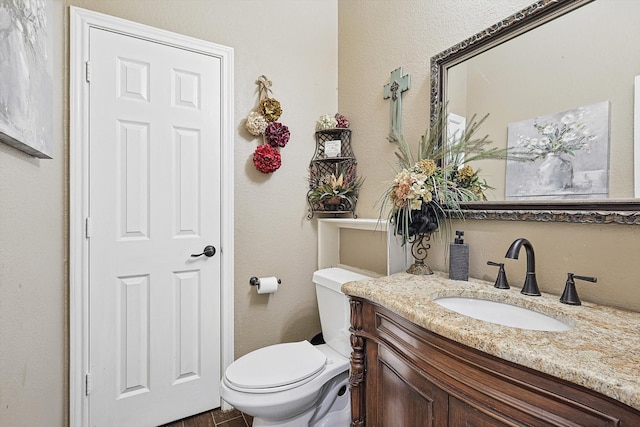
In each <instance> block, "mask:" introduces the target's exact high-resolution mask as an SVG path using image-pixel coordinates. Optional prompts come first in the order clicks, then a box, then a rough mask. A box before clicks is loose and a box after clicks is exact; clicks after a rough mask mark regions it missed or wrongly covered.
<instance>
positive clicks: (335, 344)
mask: <svg viewBox="0 0 640 427" xmlns="http://www.w3.org/2000/svg"><path fill="white" fill-rule="evenodd" d="M366 279H371V277H370V276H365V275H363V274H359V273H355V272H353V271H349V270H345V269H343V268H336V267H332V268H324V269H322V270H318V271H316V272H315V273H313V283H315V285H316V295H317V297H318V311H319V312H320V325H321V326H322V335H323V337H324V341H325V342H326V343H327V344H328V345H329V346H330V347H331V348H333V349H334V350H336V351H337V352H338V353H340V354H341V355H343V356H344V357H347V358H349V357H350V355H351V343H350V340H349V335H350V333H349V326H351V319H350V315H351V310H350V309H349V299H348V297H347V296H346V295H345V294H343V293H342V291H341V290H340V287H341V286H342V284H343V283H346V282H352V281H354V280H366Z"/></svg>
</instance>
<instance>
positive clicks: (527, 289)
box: [505, 238, 542, 296]
mask: <svg viewBox="0 0 640 427" xmlns="http://www.w3.org/2000/svg"><path fill="white" fill-rule="evenodd" d="M522 246H524V248H525V250H526V251H527V276H526V277H525V279H524V286H523V287H522V290H521V291H520V293H522V294H525V295H531V296H540V295H542V294H541V293H540V289H538V281H537V280H536V256H535V254H534V253H533V246H532V245H531V242H529V241H528V240H527V239H523V238H519V239H516V240H514V241H513V243H512V244H511V246H509V249H508V250H507V254H506V255H505V258H511V259H518V254H519V253H520V248H521V247H522Z"/></svg>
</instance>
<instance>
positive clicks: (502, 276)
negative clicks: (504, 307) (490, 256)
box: [487, 261, 509, 289]
mask: <svg viewBox="0 0 640 427" xmlns="http://www.w3.org/2000/svg"><path fill="white" fill-rule="evenodd" d="M487 265H493V266H495V267H500V268H499V269H498V277H496V283H495V284H494V285H493V287H494V288H498V289H509V282H508V281H507V273H505V271H504V263H503V262H493V261H487Z"/></svg>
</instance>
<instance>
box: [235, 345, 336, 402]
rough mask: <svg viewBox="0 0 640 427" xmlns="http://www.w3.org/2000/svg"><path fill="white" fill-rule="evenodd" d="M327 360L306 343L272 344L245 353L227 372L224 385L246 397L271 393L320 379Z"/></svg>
mask: <svg viewBox="0 0 640 427" xmlns="http://www.w3.org/2000/svg"><path fill="white" fill-rule="evenodd" d="M326 363H327V356H326V355H325V354H324V353H323V352H321V351H320V350H318V349H316V348H315V347H314V346H313V345H311V343H309V342H308V341H300V342H291V343H283V344H275V345H271V346H268V347H263V348H260V349H258V350H255V351H252V352H251V353H248V354H246V355H244V356H242V357H241V358H239V359H238V360H236V361H235V362H233V363H232V364H231V365H229V367H228V368H227V370H226V372H225V376H224V380H225V383H226V384H227V385H228V386H229V387H230V388H232V389H234V390H238V391H243V392H246V393H274V392H277V391H283V390H288V389H291V388H294V387H298V386H300V385H302V384H304V383H307V382H309V381H311V380H312V379H314V378H315V377H317V376H318V375H320V373H321V372H322V371H323V370H324V368H325V365H326Z"/></svg>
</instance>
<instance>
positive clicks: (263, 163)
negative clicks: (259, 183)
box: [253, 144, 282, 173]
mask: <svg viewBox="0 0 640 427" xmlns="http://www.w3.org/2000/svg"><path fill="white" fill-rule="evenodd" d="M253 164H254V165H255V166H256V169H258V170H259V171H260V172H262V173H271V172H274V171H276V170H278V168H279V167H280V165H282V158H281V157H280V152H279V151H278V150H277V149H276V148H274V147H272V146H270V145H268V144H262V145H259V146H258V147H257V148H256V151H255V152H254V153H253Z"/></svg>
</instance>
